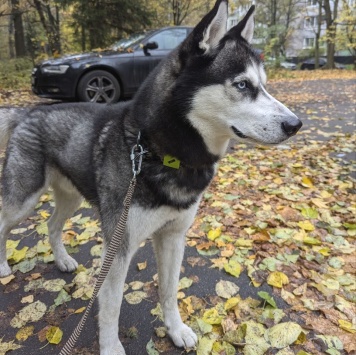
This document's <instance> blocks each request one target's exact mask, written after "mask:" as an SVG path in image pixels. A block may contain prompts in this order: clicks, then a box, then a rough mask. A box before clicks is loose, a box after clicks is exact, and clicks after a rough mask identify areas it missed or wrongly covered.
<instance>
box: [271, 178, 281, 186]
mask: <svg viewBox="0 0 356 355" xmlns="http://www.w3.org/2000/svg"><path fill="white" fill-rule="evenodd" d="M273 182H274V183H275V184H277V185H281V184H283V180H282V179H281V178H280V177H277V178H275V179H274V180H273Z"/></svg>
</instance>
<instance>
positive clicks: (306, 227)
mask: <svg viewBox="0 0 356 355" xmlns="http://www.w3.org/2000/svg"><path fill="white" fill-rule="evenodd" d="M298 226H299V227H300V228H302V229H303V230H305V231H313V230H314V229H315V227H314V226H313V225H312V224H311V223H310V221H300V222H298Z"/></svg>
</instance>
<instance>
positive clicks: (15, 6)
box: [11, 0, 26, 57]
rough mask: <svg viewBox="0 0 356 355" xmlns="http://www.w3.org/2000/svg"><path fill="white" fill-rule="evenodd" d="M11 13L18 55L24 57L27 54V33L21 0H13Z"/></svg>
mask: <svg viewBox="0 0 356 355" xmlns="http://www.w3.org/2000/svg"><path fill="white" fill-rule="evenodd" d="M11 15H12V18H13V21H14V30H15V31H14V34H15V51H16V57H24V56H25V55H26V47H25V35H24V30H23V23H22V13H21V11H20V4H19V0H11Z"/></svg>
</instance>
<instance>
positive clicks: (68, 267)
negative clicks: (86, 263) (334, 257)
mask: <svg viewBox="0 0 356 355" xmlns="http://www.w3.org/2000/svg"><path fill="white" fill-rule="evenodd" d="M55 262H56V265H57V267H58V269H59V270H61V271H63V272H72V271H75V270H76V269H77V267H78V263H77V261H76V260H75V259H73V258H72V257H71V256H69V255H66V256H62V257H61V258H58V259H57V258H56V259H55Z"/></svg>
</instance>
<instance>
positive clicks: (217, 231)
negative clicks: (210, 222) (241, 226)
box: [208, 228, 221, 241]
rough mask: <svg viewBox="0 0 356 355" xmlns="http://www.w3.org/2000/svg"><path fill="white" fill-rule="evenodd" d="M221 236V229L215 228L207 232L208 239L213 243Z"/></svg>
mask: <svg viewBox="0 0 356 355" xmlns="http://www.w3.org/2000/svg"><path fill="white" fill-rule="evenodd" d="M220 236H221V229H220V228H216V229H211V230H210V231H209V232H208V239H210V240H212V241H214V240H215V239H216V238H219V237H220Z"/></svg>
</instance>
